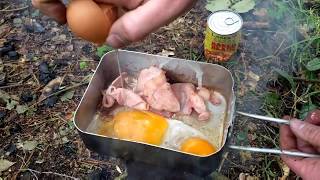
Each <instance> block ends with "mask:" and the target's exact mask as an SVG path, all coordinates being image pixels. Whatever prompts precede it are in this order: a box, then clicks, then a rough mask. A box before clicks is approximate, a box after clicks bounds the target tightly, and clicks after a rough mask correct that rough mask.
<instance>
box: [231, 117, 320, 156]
mask: <svg viewBox="0 0 320 180" xmlns="http://www.w3.org/2000/svg"><path fill="white" fill-rule="evenodd" d="M237 113H238V114H241V115H243V116H247V117H252V118H256V119H260V120H264V121H269V122H275V123H279V124H289V121H288V120H285V119H278V118H272V117H266V116H260V115H255V114H249V113H245V112H239V111H237ZM228 147H229V148H230V149H235V150H242V151H251V152H258V153H271V154H281V155H288V156H297V157H309V158H320V154H310V153H304V152H299V151H288V150H281V149H270V148H256V147H245V146H235V145H229V146H228Z"/></svg>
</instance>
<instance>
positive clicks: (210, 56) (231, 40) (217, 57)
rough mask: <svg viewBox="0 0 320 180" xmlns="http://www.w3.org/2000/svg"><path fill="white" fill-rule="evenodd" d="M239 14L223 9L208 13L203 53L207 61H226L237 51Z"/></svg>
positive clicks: (240, 21) (239, 25) (239, 26)
mask: <svg viewBox="0 0 320 180" xmlns="http://www.w3.org/2000/svg"><path fill="white" fill-rule="evenodd" d="M242 23H243V21H242V18H241V16H240V15H238V14H236V13H234V12H232V11H228V10H224V11H217V12H215V13H213V14H211V15H210V17H209V18H208V22H207V27H206V31H205V40H204V55H205V57H206V59H207V60H208V61H227V60H229V59H230V58H231V56H232V55H233V54H234V53H235V52H236V51H237V49H238V46H239V43H240V39H241V32H240V29H241V27H242Z"/></svg>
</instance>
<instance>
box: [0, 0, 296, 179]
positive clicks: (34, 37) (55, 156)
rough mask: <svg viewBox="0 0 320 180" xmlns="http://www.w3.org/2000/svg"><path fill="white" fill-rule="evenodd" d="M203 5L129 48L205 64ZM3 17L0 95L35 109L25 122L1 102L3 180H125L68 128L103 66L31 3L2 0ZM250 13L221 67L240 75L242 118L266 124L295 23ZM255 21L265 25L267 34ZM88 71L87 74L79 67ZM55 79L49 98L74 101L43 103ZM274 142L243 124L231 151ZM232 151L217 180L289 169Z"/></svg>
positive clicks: (266, 130)
mask: <svg viewBox="0 0 320 180" xmlns="http://www.w3.org/2000/svg"><path fill="white" fill-rule="evenodd" d="M205 4H206V3H205V1H203V0H201V1H198V3H197V4H196V6H195V7H194V8H193V9H192V10H191V11H190V12H188V13H187V14H185V15H184V16H181V17H180V18H179V19H177V20H175V21H174V22H172V23H170V24H168V25H167V26H165V27H162V28H161V29H159V30H157V31H156V32H154V33H152V34H150V35H149V36H148V37H146V39H144V40H143V41H140V42H137V43H134V44H131V45H130V46H128V47H126V48H124V49H127V50H132V51H139V52H146V53H150V54H160V55H169V56H171V57H177V58H184V59H192V60H196V61H205V58H204V56H203V40H204V29H205V26H206V19H207V17H208V15H209V14H210V12H208V11H207V10H206V9H205ZM269 6H270V2H269V1H263V2H262V3H259V4H258V5H257V7H256V9H257V10H259V9H260V10H261V9H264V10H266V9H267V8H268V7H269ZM16 8H19V9H16ZM0 9H2V10H1V11H0V16H1V17H2V18H1V19H0V47H9V48H11V51H12V52H11V53H10V55H9V54H8V55H1V57H0V58H1V60H0V62H1V64H0V65H1V66H2V67H4V68H3V71H0V72H1V74H3V75H5V78H4V79H5V80H4V81H1V78H0V83H1V84H0V90H1V92H2V94H3V92H6V93H8V94H9V95H10V99H11V100H10V102H12V101H13V100H14V101H16V102H17V103H18V104H20V105H26V106H28V107H29V110H28V111H27V112H26V113H23V114H22V113H21V114H19V113H17V111H16V110H15V109H12V110H8V107H7V104H6V102H1V101H0V135H1V136H0V137H1V138H0V156H1V158H3V159H7V160H9V161H11V162H15V164H14V165H12V166H11V167H10V168H9V169H8V170H6V171H3V172H0V176H1V177H2V178H3V179H36V177H37V178H39V179H63V178H67V179H68V178H70V177H74V178H80V179H114V178H116V177H119V176H125V170H126V167H125V165H124V164H123V162H122V161H121V160H120V159H116V158H113V157H104V156H100V155H98V154H96V153H95V152H92V151H90V150H88V149H87V148H86V147H85V145H84V144H83V142H82V140H81V139H80V136H79V134H78V133H77V131H76V129H75V127H74V126H73V124H72V115H73V113H74V111H75V110H76V107H77V105H78V103H79V102H80V100H81V97H82V95H83V94H84V91H85V89H86V87H87V86H86V85H87V81H86V80H85V79H86V78H87V77H88V75H92V73H93V72H94V70H95V68H96V67H97V65H98V63H99V60H100V58H99V57H98V56H97V54H96V47H95V46H94V45H92V44H90V43H88V42H85V41H83V40H81V39H79V38H77V37H75V36H74V35H73V34H72V33H71V32H70V31H69V29H68V28H67V27H66V26H65V25H59V24H57V23H56V22H54V21H52V20H51V19H49V18H48V17H45V16H42V15H41V13H39V11H37V10H35V9H34V8H33V7H32V5H31V2H30V1H28V0H17V1H15V2H14V3H12V2H11V1H7V0H3V1H1V2H0ZM10 9H11V10H12V9H13V10H12V11H10ZM254 12H256V11H254V10H252V11H250V12H249V13H246V14H244V15H243V18H244V21H245V22H246V23H245V26H244V27H243V30H242V40H241V45H240V48H239V50H238V52H237V53H236V54H235V55H234V56H233V57H232V58H231V60H230V61H228V62H227V63H219V64H220V65H223V66H225V67H227V68H228V69H230V71H231V72H232V74H233V75H234V79H235V92H236V96H237V105H236V108H237V110H240V111H245V112H249V113H256V114H262V115H265V111H263V104H264V101H263V95H264V93H265V91H266V89H267V84H268V83H269V84H270V80H272V79H274V74H273V73H272V71H273V70H274V69H275V68H280V69H283V70H286V71H290V69H292V68H294V65H292V63H291V62H289V60H288V59H289V58H288V55H287V54H288V53H287V52H286V51H281V49H284V48H285V47H287V46H288V45H289V44H290V42H291V41H292V37H293V36H292V33H293V32H292V31H288V27H289V26H288V24H286V23H284V22H290V21H288V19H290V17H286V19H283V20H282V21H271V20H270V19H269V18H268V17H267V16H266V15H262V16H261V15H260V16H258V15H254ZM257 22H263V23H264V26H263V27H261V26H259V23H257ZM10 46H12V47H10ZM279 52H281V53H279ZM83 62H85V68H83V67H82V65H80V64H81V63H82V64H83ZM57 77H62V79H63V80H62V82H60V81H59V82H58V83H57V84H58V86H54V87H51V89H52V90H51V92H59V90H60V89H59V87H60V88H61V87H67V88H68V87H74V88H70V89H71V90H72V91H74V94H72V96H71V97H70V98H69V99H68V100H63V98H62V96H64V95H65V92H63V93H58V94H56V95H51V96H49V97H46V98H45V99H41V98H40V96H41V94H42V92H43V89H44V87H45V86H46V85H47V83H48V82H50V81H51V80H53V79H55V78H57ZM277 137H278V126H277V125H275V124H269V123H263V122H261V121H256V120H252V119H249V118H246V117H242V116H238V115H237V116H236V118H235V123H234V131H233V135H232V138H231V139H230V143H231V144H236V145H245V146H255V147H268V148H278V144H279V143H278V141H277ZM28 141H34V142H36V143H37V145H36V147H35V148H33V149H32V148H31V150H30V149H29V150H28V148H26V145H25V144H26V142H28ZM227 151H228V152H229V153H228V155H227V156H226V157H225V160H224V161H223V162H224V163H223V164H222V167H221V169H220V170H219V173H220V174H221V175H224V176H226V177H228V178H229V179H238V177H239V174H241V173H248V175H251V176H253V177H257V178H262V179H265V178H267V177H273V178H276V177H282V176H283V174H282V168H283V165H281V160H280V158H279V157H278V156H276V155H268V154H258V153H248V152H240V151H234V150H227ZM291 176H292V177H293V176H294V175H291Z"/></svg>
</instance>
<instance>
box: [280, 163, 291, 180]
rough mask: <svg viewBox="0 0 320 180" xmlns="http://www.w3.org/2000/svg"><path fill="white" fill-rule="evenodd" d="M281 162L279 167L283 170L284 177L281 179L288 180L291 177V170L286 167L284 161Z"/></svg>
mask: <svg viewBox="0 0 320 180" xmlns="http://www.w3.org/2000/svg"><path fill="white" fill-rule="evenodd" d="M278 162H279V165H280V167H281V169H282V173H283V175H282V177H281V178H280V179H281V180H286V179H287V177H288V176H289V174H290V168H289V166H288V165H286V164H285V163H284V162H283V161H282V160H280V161H278Z"/></svg>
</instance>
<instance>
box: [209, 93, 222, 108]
mask: <svg viewBox="0 0 320 180" xmlns="http://www.w3.org/2000/svg"><path fill="white" fill-rule="evenodd" d="M210 102H211V103H212V104H213V105H216V106H217V105H220V104H221V103H222V102H221V99H220V98H219V95H218V93H217V92H215V91H211V93H210Z"/></svg>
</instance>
